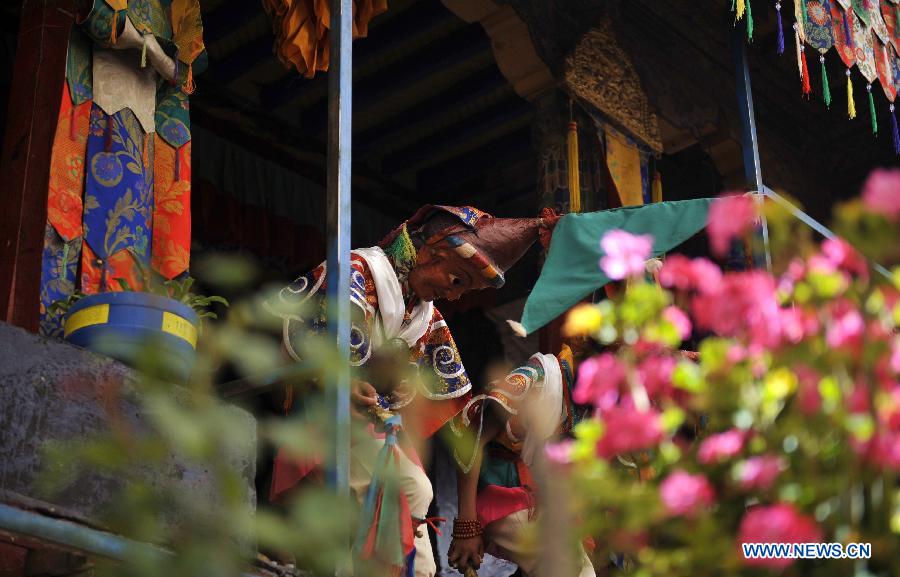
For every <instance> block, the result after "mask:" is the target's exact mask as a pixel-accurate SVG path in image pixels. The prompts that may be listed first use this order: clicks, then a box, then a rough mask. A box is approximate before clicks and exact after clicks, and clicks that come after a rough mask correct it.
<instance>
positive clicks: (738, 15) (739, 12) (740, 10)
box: [735, 0, 746, 20]
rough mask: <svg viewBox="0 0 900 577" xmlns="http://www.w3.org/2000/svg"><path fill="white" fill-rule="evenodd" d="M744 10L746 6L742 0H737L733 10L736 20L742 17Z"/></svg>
mask: <svg viewBox="0 0 900 577" xmlns="http://www.w3.org/2000/svg"><path fill="white" fill-rule="evenodd" d="M745 11H746V6H745V4H744V0H737V11H736V12H735V16H736V19H737V20H740V19H742V18H743V17H744V12H745Z"/></svg>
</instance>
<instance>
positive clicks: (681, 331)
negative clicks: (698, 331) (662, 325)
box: [662, 306, 691, 340]
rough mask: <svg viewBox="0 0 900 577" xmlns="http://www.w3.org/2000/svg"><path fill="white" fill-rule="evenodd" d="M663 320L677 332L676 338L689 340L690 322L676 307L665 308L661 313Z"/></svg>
mask: <svg viewBox="0 0 900 577" xmlns="http://www.w3.org/2000/svg"><path fill="white" fill-rule="evenodd" d="M662 316H663V319H665V320H667V321H669V323H671V324H672V326H674V327H675V330H677V331H678V336H679V337H681V340H685V339H687V338H690V336H691V320H690V319H689V318H688V317H687V315H686V314H684V312H682V310H681V309H680V308H678V307H676V306H669V307H666V310H664V311H663V313H662Z"/></svg>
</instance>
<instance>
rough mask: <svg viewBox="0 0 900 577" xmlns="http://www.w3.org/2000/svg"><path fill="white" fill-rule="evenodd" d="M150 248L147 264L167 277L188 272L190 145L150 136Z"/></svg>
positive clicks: (189, 242) (157, 134) (155, 135)
mask: <svg viewBox="0 0 900 577" xmlns="http://www.w3.org/2000/svg"><path fill="white" fill-rule="evenodd" d="M153 138H154V143H153V153H154V154H153V245H152V247H151V257H150V264H151V265H152V266H153V270H156V271H159V273H160V274H162V275H163V276H164V277H166V278H175V277H176V276H178V275H180V274H181V273H183V272H185V271H187V269H188V262H189V260H190V254H191V163H190V158H191V143H190V142H189V141H188V142H187V143H185V144H184V145H183V146H181V147H180V148H173V147H172V146H170V145H169V143H168V142H166V141H165V140H164V139H163V138H161V136H160V135H159V133H156V134H154V135H153Z"/></svg>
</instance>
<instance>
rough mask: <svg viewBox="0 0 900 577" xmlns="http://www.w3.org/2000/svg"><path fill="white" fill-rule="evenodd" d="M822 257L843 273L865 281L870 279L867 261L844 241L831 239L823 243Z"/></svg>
mask: <svg viewBox="0 0 900 577" xmlns="http://www.w3.org/2000/svg"><path fill="white" fill-rule="evenodd" d="M822 255H823V256H824V257H825V258H826V259H828V260H829V261H830V262H831V263H832V264H833V265H834V266H836V267H837V268H838V269H840V270H842V271H845V272H848V273H850V274H852V275H857V276H859V277H861V278H863V279H868V278H869V265H868V263H867V262H866V259H864V258H863V257H862V255H860V254H859V253H858V252H856V249H855V248H853V247H852V246H850V244H849V243H848V242H847V241H845V240H843V239H840V238H838V239H832V238H829V239H827V240H826V241H825V242H823V243H822Z"/></svg>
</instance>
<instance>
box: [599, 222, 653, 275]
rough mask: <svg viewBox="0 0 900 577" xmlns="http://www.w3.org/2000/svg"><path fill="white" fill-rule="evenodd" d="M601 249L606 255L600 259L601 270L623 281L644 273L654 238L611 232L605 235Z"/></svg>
mask: <svg viewBox="0 0 900 577" xmlns="http://www.w3.org/2000/svg"><path fill="white" fill-rule="evenodd" d="M600 248H601V249H602V250H603V252H604V254H605V255H606V256H604V257H603V258H601V259H600V268H601V269H603V272H605V273H606V276H608V277H609V278H611V279H613V280H622V279H623V278H626V277H630V276H635V275H639V274H642V273H643V272H644V262H646V260H647V259H648V258H650V254H651V252H652V251H653V237H652V236H651V235H649V234H643V235H638V236H636V235H633V234H631V233H629V232H625V231H624V230H618V229H617V230H611V231H609V232H607V233H606V234H604V235H603V239H602V240H601V241H600Z"/></svg>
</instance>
